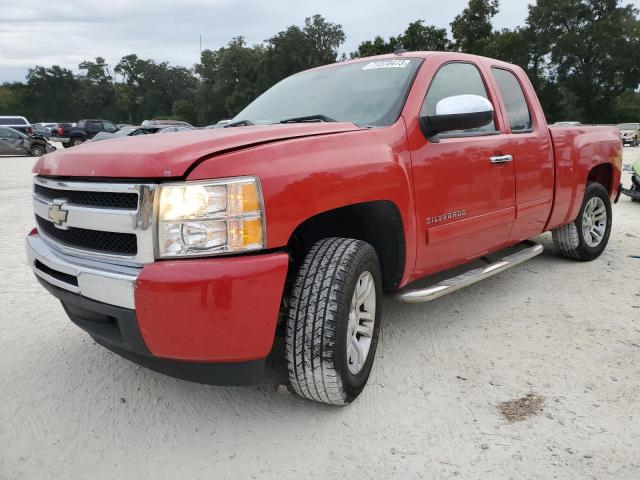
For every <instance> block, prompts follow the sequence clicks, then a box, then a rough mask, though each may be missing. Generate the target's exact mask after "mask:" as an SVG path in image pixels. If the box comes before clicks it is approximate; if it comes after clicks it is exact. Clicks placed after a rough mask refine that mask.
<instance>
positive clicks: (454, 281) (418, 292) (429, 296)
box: [396, 240, 544, 303]
mask: <svg viewBox="0 0 640 480" xmlns="http://www.w3.org/2000/svg"><path fill="white" fill-rule="evenodd" d="M523 243H524V244H525V245H528V246H527V247H526V248H523V249H522V250H518V251H517V252H515V253H512V254H510V255H507V256H505V257H503V258H501V259H499V260H497V261H495V262H492V263H489V264H488V265H487V266H485V267H481V268H475V269H473V270H469V271H467V272H464V273H461V274H460V275H456V276H454V277H451V278H447V279H446V280H443V281H441V282H439V283H436V284H435V285H431V286H428V287H426V288H417V289H406V290H400V292H398V293H397V294H396V299H397V300H400V301H401V302H407V303H422V302H430V301H431V300H435V299H436V298H440V297H442V296H444V295H447V294H449V293H452V292H455V291H456V290H460V289H461V288H463V287H466V286H467V285H471V284H473V283H476V282H479V281H480V280H484V279H485V278H488V277H491V276H492V275H495V274H496V273H500V272H502V271H504V270H507V269H509V268H511V267H515V266H516V265H519V264H521V263H522V262H526V261H527V260H529V259H531V258H533V257H535V256H537V255H540V254H541V253H542V251H543V250H544V247H543V246H542V245H540V244H539V243H538V242H534V241H531V240H527V241H526V242H523Z"/></svg>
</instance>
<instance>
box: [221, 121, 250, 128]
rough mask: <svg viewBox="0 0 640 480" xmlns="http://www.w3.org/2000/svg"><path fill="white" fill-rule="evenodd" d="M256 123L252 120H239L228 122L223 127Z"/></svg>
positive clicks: (246, 125) (245, 125)
mask: <svg viewBox="0 0 640 480" xmlns="http://www.w3.org/2000/svg"><path fill="white" fill-rule="evenodd" d="M251 125H255V123H253V122H252V121H251V120H238V121H237V122H231V123H227V124H226V125H225V126H224V127H223V128H229V127H249V126H251Z"/></svg>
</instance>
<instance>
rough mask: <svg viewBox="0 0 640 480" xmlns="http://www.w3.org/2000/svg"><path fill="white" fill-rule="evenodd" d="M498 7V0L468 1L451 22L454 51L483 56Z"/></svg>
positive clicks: (491, 32)
mask: <svg viewBox="0 0 640 480" xmlns="http://www.w3.org/2000/svg"><path fill="white" fill-rule="evenodd" d="M498 7H499V1H498V0H469V4H468V6H467V8H465V9H464V10H463V11H462V13H460V14H459V15H457V16H456V17H455V18H454V19H453V22H451V33H452V34H453V45H454V48H455V50H457V51H460V52H464V53H475V54H478V55H483V54H484V52H485V47H486V43H487V42H488V41H489V40H490V38H491V36H492V34H493V26H492V25H491V19H492V18H493V17H494V16H495V15H496V14H497V13H498Z"/></svg>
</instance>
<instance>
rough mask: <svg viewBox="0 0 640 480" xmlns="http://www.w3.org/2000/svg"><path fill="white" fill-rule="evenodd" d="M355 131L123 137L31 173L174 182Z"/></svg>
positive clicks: (316, 128) (74, 151)
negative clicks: (202, 168) (236, 156)
mask: <svg viewBox="0 0 640 480" xmlns="http://www.w3.org/2000/svg"><path fill="white" fill-rule="evenodd" d="M355 130H360V127H358V126H356V125H354V124H353V123H312V124H311V123H304V124H303V123H298V124H286V125H264V126H250V127H233V128H217V129H208V130H195V131H187V132H175V133H166V134H149V135H141V136H134V137H123V138H114V139H110V140H105V141H101V142H87V143H84V144H82V145H78V146H76V147H73V148H69V149H64V150H56V151H55V152H53V153H49V154H47V155H44V156H42V157H40V158H39V159H38V161H37V162H36V164H35V166H34V167H33V173H36V174H38V175H46V176H58V177H101V178H170V177H173V178H176V177H182V176H184V175H185V173H186V172H187V170H188V169H189V167H190V166H191V165H193V164H194V163H195V162H196V161H198V160H200V159H202V158H206V157H212V156H215V155H219V154H222V153H225V152H229V151H234V150H238V149H241V148H249V147H251V146H254V145H262V144H265V143H272V142H278V141H285V140H290V139H295V138H303V137H310V136H318V135H330V134H336V133H342V132H350V131H355Z"/></svg>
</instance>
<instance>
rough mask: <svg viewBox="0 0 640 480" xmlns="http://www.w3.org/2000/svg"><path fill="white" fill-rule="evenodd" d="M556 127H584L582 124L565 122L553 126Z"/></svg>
mask: <svg viewBox="0 0 640 480" xmlns="http://www.w3.org/2000/svg"><path fill="white" fill-rule="evenodd" d="M554 125H556V126H559V127H580V126H582V123H580V122H571V121H565V122H556V123H554V124H553V125H551V126H552V127H553V126H554Z"/></svg>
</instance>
